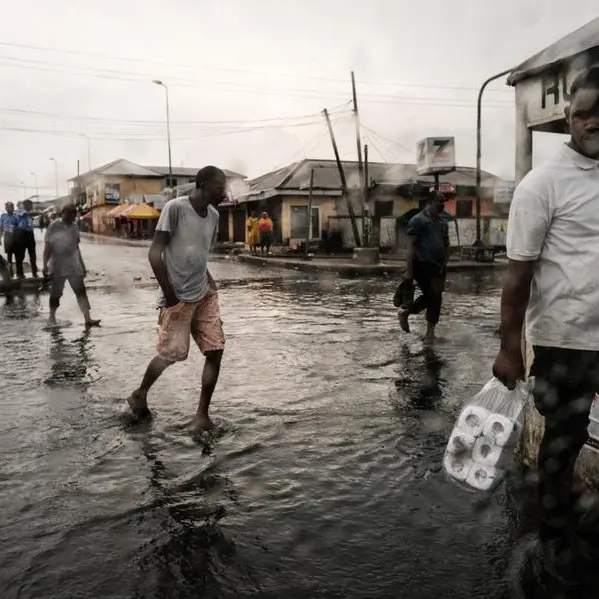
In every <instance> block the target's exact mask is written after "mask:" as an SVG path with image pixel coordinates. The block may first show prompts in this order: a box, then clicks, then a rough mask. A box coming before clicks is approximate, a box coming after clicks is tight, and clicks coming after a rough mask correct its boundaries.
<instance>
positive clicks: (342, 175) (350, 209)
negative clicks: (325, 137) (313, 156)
mask: <svg viewBox="0 0 599 599" xmlns="http://www.w3.org/2000/svg"><path fill="white" fill-rule="evenodd" d="M322 114H323V115H324V118H325V119H326V121H327V127H328V129H329V135H330V136H331V143H332V144H333V152H334V153H335V161H336V162H337V169H338V170H339V178H340V179H341V193H342V195H343V196H344V197H345V202H346V204H347V213H348V214H349V220H350V221H351V227H352V231H353V233H354V242H355V244H356V247H358V248H359V247H361V244H360V231H358V224H357V223H356V215H355V213H354V207H353V205H352V203H351V198H350V197H349V193H348V191H347V180H346V178H345V171H344V170H343V165H342V164H341V158H339V149H338V148H337V142H336V140H335V132H334V131H333V125H331V118H330V117H329V111H328V110H327V109H326V108H325V109H324V110H323V111H322Z"/></svg>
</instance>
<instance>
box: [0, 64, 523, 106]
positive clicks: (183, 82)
mask: <svg viewBox="0 0 599 599" xmlns="http://www.w3.org/2000/svg"><path fill="white" fill-rule="evenodd" d="M0 59H2V60H4V61H6V60H8V61H13V62H16V63H17V64H12V63H10V62H8V63H6V62H0V65H4V66H8V67H13V68H19V69H30V70H35V71H41V72H52V73H65V74H68V75H71V76H72V75H73V74H77V75H79V76H83V77H93V78H100V79H109V80H117V81H125V82H129V83H143V84H144V85H147V84H148V81H149V79H150V77H151V75H150V74H146V73H139V72H133V71H117V70H113V69H93V68H90V67H81V66H78V65H73V64H65V63H52V62H48V61H40V60H31V59H25V58H18V57H17V58H15V57H7V56H0ZM23 63H25V64H23ZM35 65H42V66H35ZM48 66H50V67H54V68H48ZM55 67H59V68H58V69H57V68H55ZM65 68H66V69H68V70H65ZM75 71H76V72H75ZM189 82H194V83H198V85H192V84H191V83H189ZM200 84H201V85H200ZM169 85H170V86H174V87H175V86H176V87H183V88H191V89H202V90H203V91H206V90H213V91H228V92H235V93H241V94H250V93H251V94H255V95H271V96H272V95H274V96H277V97H279V96H290V97H297V98H302V99H323V98H330V97H332V96H346V95H347V93H346V92H341V91H335V90H322V91H319V90H314V89H306V88H300V89H298V88H290V89H284V88H283V89H281V88H277V89H270V90H269V89H267V88H265V87H264V86H253V87H248V86H242V85H239V84H235V83H228V82H225V83H224V85H226V86H228V87H224V88H223V87H222V85H223V83H222V82H220V85H221V87H215V86H212V87H211V86H207V85H206V84H205V83H202V82H201V81H199V80H198V79H192V78H183V77H171V78H169ZM360 98H361V101H362V102H369V103H372V102H374V103H383V104H387V103H390V104H395V103H398V104H414V105H421V106H447V107H472V106H475V105H476V98H474V97H473V98H472V99H471V100H469V99H466V98H434V97H433V98H431V97H426V96H425V97H422V96H398V95H390V94H371V93H361V94H360ZM486 106H488V107H495V108H498V107H504V106H505V107H512V106H513V102H508V101H494V102H488V103H486Z"/></svg>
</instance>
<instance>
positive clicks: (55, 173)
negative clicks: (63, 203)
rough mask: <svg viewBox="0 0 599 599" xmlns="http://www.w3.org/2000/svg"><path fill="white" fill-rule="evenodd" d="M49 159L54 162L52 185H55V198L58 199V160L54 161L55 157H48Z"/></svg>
mask: <svg viewBox="0 0 599 599" xmlns="http://www.w3.org/2000/svg"><path fill="white" fill-rule="evenodd" d="M50 160H51V161H52V162H53V163H54V185H55V186H56V199H58V198H59V196H60V194H59V193H58V162H56V158H50Z"/></svg>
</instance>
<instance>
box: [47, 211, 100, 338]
mask: <svg viewBox="0 0 599 599" xmlns="http://www.w3.org/2000/svg"><path fill="white" fill-rule="evenodd" d="M76 218H77V209H76V208H75V206H73V204H67V205H66V206H65V207H64V208H63V209H62V213H61V218H59V219H56V220H55V221H53V222H52V224H51V225H50V226H49V227H48V229H47V230H46V234H45V236H44V242H45V243H44V257H43V269H42V272H43V275H44V278H45V279H50V317H49V318H48V324H47V326H48V328H54V327H56V326H57V323H56V311H57V310H58V307H59V306H60V298H61V297H62V294H63V291H64V286H65V283H66V282H67V281H68V283H69V285H70V286H71V289H72V290H73V293H74V294H75V297H76V298H77V303H78V304H79V309H80V310H81V312H82V313H83V316H84V318H85V326H86V327H88V328H89V327H97V326H100V321H99V320H95V319H93V318H92V317H91V314H90V311H91V307H90V304H89V299H88V297H87V290H86V288H85V277H86V276H87V269H86V268H85V263H84V262H83V257H82V256H81V250H80V249H79V228H78V227H77V223H76V222H75V219H76Z"/></svg>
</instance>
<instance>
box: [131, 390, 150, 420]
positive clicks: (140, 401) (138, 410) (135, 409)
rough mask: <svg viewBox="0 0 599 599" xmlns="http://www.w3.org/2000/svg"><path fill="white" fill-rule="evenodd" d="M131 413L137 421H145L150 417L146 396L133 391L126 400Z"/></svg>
mask: <svg viewBox="0 0 599 599" xmlns="http://www.w3.org/2000/svg"><path fill="white" fill-rule="evenodd" d="M127 403H128V404H129V409H130V410H131V413H132V414H133V415H134V416H135V417H136V418H137V419H139V420H147V419H149V418H151V417H152V413H151V412H150V410H149V409H148V398H147V395H145V394H144V393H142V392H141V391H139V389H138V390H137V391H133V393H131V395H130V396H129V397H128V398H127Z"/></svg>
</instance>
